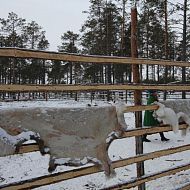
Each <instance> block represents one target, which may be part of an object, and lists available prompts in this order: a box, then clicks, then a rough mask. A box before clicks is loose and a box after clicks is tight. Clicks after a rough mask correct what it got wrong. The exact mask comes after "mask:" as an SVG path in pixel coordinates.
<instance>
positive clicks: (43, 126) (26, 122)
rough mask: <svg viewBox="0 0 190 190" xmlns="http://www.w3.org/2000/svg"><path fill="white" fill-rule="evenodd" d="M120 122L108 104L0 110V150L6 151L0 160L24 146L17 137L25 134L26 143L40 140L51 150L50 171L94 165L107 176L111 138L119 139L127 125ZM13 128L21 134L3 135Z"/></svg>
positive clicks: (112, 107) (118, 114)
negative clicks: (99, 166) (68, 166)
mask: <svg viewBox="0 0 190 190" xmlns="http://www.w3.org/2000/svg"><path fill="white" fill-rule="evenodd" d="M118 117H120V118H119V119H118ZM123 120H124V116H123V114H121V113H117V112H116V107H115V106H112V105H109V104H107V105H104V106H101V107H100V106H92V107H88V106H87V107H74V108H72V107H71V108H56V107H52V108H50V107H34V108H31V107H29V108H14V109H13V108H6V109H1V110H0V127H3V128H0V129H1V131H0V148H1V147H5V146H7V147H6V148H4V149H6V150H4V151H0V156H5V155H10V154H13V153H14V151H15V147H16V146H17V145H18V144H19V143H20V144H21V143H23V142H24V140H23V139H24V135H23V136H22V135H21V136H22V137H21V138H19V135H20V134H25V131H28V135H29V136H30V137H32V138H30V137H29V138H28V135H27V137H26V139H25V140H28V139H35V138H37V139H39V136H40V139H41V140H43V142H44V144H43V143H42V144H41V145H43V146H44V147H48V148H49V149H50V155H51V160H50V168H49V170H50V171H51V170H54V169H55V167H56V165H61V164H65V165H75V166H76V165H83V164H86V163H87V162H93V163H95V164H98V165H101V166H103V169H104V170H105V172H106V174H108V175H109V174H110V173H111V172H112V171H113V170H112V169H111V166H110V160H109V157H108V147H109V144H110V142H111V141H112V140H113V138H116V137H118V136H120V135H121V134H122V131H123V130H125V129H124V128H125V127H126V125H125V126H124V123H123V122H122V124H120V123H119V121H123ZM15 128H17V129H18V130H20V131H23V133H20V134H19V135H15V136H12V137H10V135H8V137H7V136H6V135H5V132H7V133H8V131H11V129H12V130H15ZM30 131H32V132H33V133H31V132H30ZM38 134H39V135H38ZM110 134H111V135H110ZM115 134H116V135H115ZM107 138H108V139H107ZM15 139H16V140H15ZM106 139H107V142H106ZM41 142H42V141H41ZM43 146H41V148H43ZM13 147H14V148H13ZM1 150H2V149H1ZM43 151H44V152H45V150H42V152H43Z"/></svg>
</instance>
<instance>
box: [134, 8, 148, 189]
mask: <svg viewBox="0 0 190 190" xmlns="http://www.w3.org/2000/svg"><path fill="white" fill-rule="evenodd" d="M131 57H132V58H137V57H138V50H137V9H136V7H133V8H132V9H131ZM132 72H133V82H134V83H140V73H139V65H132ZM134 101H135V105H141V91H139V90H135V91H134ZM135 126H136V128H142V112H135ZM135 140H136V154H137V155H138V154H143V142H142V137H135ZM143 175H144V162H139V163H137V177H141V176H143ZM138 190H145V183H144V184H141V185H139V186H138Z"/></svg>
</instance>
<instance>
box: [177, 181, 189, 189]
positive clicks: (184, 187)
mask: <svg viewBox="0 0 190 190" xmlns="http://www.w3.org/2000/svg"><path fill="white" fill-rule="evenodd" d="M189 189H190V183H187V184H186V185H184V186H181V187H180V188H177V189H176V190H189Z"/></svg>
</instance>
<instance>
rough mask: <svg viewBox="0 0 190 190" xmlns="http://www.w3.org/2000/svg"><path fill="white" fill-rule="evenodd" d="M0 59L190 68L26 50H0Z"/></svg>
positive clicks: (186, 64)
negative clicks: (13, 58) (34, 59)
mask: <svg viewBox="0 0 190 190" xmlns="http://www.w3.org/2000/svg"><path fill="white" fill-rule="evenodd" d="M0 57H15V58H36V59H45V60H60V61H71V62H83V63H102V64H105V63H111V64H148V65H165V66H166V65H168V66H179V67H182V66H183V67H190V63H189V62H183V61H166V60H152V59H142V58H128V57H116V56H97V55H96V56H91V55H79V54H69V53H58V52H49V51H38V50H28V49H20V48H0Z"/></svg>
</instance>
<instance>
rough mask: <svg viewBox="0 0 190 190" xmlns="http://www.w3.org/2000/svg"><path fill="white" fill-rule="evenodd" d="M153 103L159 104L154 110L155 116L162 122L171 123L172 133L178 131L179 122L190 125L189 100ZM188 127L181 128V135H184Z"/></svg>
mask: <svg viewBox="0 0 190 190" xmlns="http://www.w3.org/2000/svg"><path fill="white" fill-rule="evenodd" d="M154 104H157V105H158V106H159V108H158V109H157V110H155V112H154V115H155V117H156V118H157V119H158V120H159V121H161V122H163V124H168V125H171V126H172V129H173V131H174V133H177V132H178V130H179V123H180V122H185V123H186V124H188V125H189V126H190V100H166V101H161V102H154ZM189 128H190V127H188V128H187V129H186V130H183V131H182V135H185V134H186V133H187V131H189Z"/></svg>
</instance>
